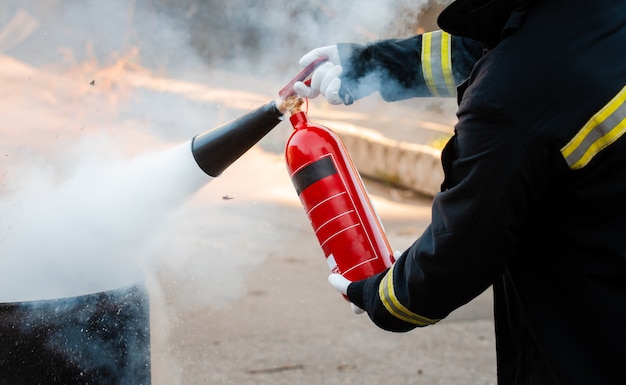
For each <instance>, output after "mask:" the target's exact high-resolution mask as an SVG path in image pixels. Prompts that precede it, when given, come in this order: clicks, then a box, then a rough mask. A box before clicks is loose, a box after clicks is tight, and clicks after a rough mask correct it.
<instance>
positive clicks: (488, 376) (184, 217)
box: [0, 57, 495, 385]
mask: <svg viewBox="0 0 626 385" xmlns="http://www.w3.org/2000/svg"><path fill="white" fill-rule="evenodd" d="M0 59H2V63H1V64H2V65H0V68H2V71H0V75H2V76H3V79H4V80H3V81H2V82H1V83H0V84H2V86H1V89H2V91H3V95H4V98H5V100H6V103H5V104H4V107H3V108H2V113H3V116H4V117H5V122H9V123H8V124H6V125H5V126H3V127H2V128H1V132H2V135H3V137H4V138H5V139H4V140H3V141H2V147H1V149H2V154H3V156H4V160H6V161H7V162H5V163H3V166H2V167H3V168H2V174H1V175H0V182H2V184H1V186H2V190H0V196H2V197H5V196H6V195H8V194H12V193H15V192H17V193H19V189H18V187H15V186H18V185H20V183H16V180H17V181H18V182H19V181H20V178H22V179H23V178H25V177H26V176H27V175H29V176H32V175H37V172H43V173H44V174H45V175H48V176H49V175H50V174H51V173H52V175H56V176H57V178H60V177H62V173H61V174H55V173H54V172H51V170H56V168H55V167H57V166H63V167H71V165H70V164H68V163H67V161H65V162H62V161H59V154H66V153H67V152H68V149H71V148H72V146H73V145H75V144H77V143H78V144H81V145H85V144H87V145H90V144H91V145H94V142H90V141H86V142H85V141H84V140H85V137H91V138H92V139H93V138H94V137H95V138H96V139H97V141H96V143H99V142H98V141H104V142H113V143H117V144H119V146H120V147H121V148H122V151H121V153H122V154H126V155H128V154H136V153H141V152H144V151H153V150H159V149H162V148H164V147H169V146H172V145H174V144H175V143H180V142H181V140H187V139H189V138H191V137H192V136H193V135H196V134H198V133H200V132H202V131H204V130H205V129H207V128H210V127H211V126H214V125H216V124H219V123H221V122H223V121H225V120H226V119H229V118H231V117H234V116H237V115H239V114H240V113H242V112H245V111H246V110H250V109H252V108H254V107H256V106H258V105H260V104H262V103H265V102H267V101H269V100H271V98H272V96H271V93H272V92H273V90H274V89H276V88H272V91H271V92H267V93H263V92H259V93H257V92H251V91H250V90H255V89H257V90H265V89H268V88H263V87H261V86H259V88H255V87H256V85H255V84H253V82H254V80H250V79H240V78H237V77H230V78H229V77H228V76H225V75H224V74H219V76H218V75H216V76H215V77H214V78H213V80H214V81H213V80H211V79H207V81H205V82H201V83H185V82H176V81H172V80H171V79H154V78H150V77H149V76H144V75H142V74H136V73H135V74H133V73H130V74H125V76H124V79H126V81H127V83H125V84H124V85H125V87H124V88H123V90H124V91H125V94H124V95H119V94H117V93H116V94H111V93H112V92H110V90H109V91H107V90H99V89H98V88H97V85H99V84H100V83H99V82H97V81H96V83H95V85H96V87H94V86H88V82H87V83H85V84H83V83H82V82H83V80H84V79H81V78H80V77H78V78H77V77H72V78H71V79H68V78H65V77H60V76H56V75H53V74H48V73H43V72H41V71H38V70H34V69H32V68H28V67H26V66H23V65H21V64H20V63H15V62H12V61H11V60H10V58H1V57H0ZM87 80H90V79H87ZM235 80H239V81H242V80H244V83H245V84H247V88H241V87H239V84H236V83H237V82H236V81H235ZM229 84H230V87H227V86H228V85H229ZM83 87H86V89H84V88H83ZM105 91H106V92H105ZM355 107H356V106H355ZM386 107H387V106H385V107H384V108H386ZM380 108H383V107H380ZM398 108H403V107H402V106H399V107H398ZM318 111H319V114H320V115H317V114H318ZM331 111H332V110H331V109H327V107H323V106H320V107H319V110H318V106H317V105H316V104H315V105H311V106H310V116H311V117H312V119H317V117H318V116H319V117H320V118H319V119H320V120H322V115H323V120H324V121H327V122H338V123H343V124H346V125H350V124H353V125H354V126H355V127H361V126H360V125H357V122H358V121H359V119H360V121H369V122H371V119H370V118H369V117H368V116H367V115H359V116H356V117H355V115H349V116H351V118H349V119H348V118H346V116H344V117H343V118H342V115H341V114H339V113H337V114H336V115H335V114H334V113H331ZM338 111H340V112H341V113H343V114H348V112H349V110H348V109H347V108H342V107H338ZM355 111H356V110H355ZM401 111H406V110H401ZM322 112H323V114H322ZM351 113H352V112H351ZM361 114H363V112H361ZM393 116H399V117H402V119H404V118H406V117H408V116H409V114H408V113H407V114H406V115H405V113H404V112H398V113H394V114H392V115H391V116H387V115H386V114H383V113H377V114H376V118H377V121H378V122H380V124H383V123H384V124H386V125H388V124H390V123H391V124H393V123H394V122H395V120H394V119H392V118H393ZM420 116H422V117H423V115H420ZM357 118H358V119H357ZM446 119H449V118H446ZM423 120H424V121H426V122H427V121H428V119H423ZM430 123H432V124H433V125H437V124H440V123H439V122H430ZM359 124H360V123H359ZM329 125H330V124H329ZM409 126H410V124H409ZM443 126H445V125H443ZM395 127H396V128H398V129H400V128H399V127H400V125H398V126H395ZM288 132H289V128H288V126H287V124H286V123H285V124H283V123H281V125H279V127H277V130H275V131H274V132H272V133H271V134H270V135H268V137H267V138H266V139H264V141H263V143H262V144H261V145H260V146H257V147H255V148H253V149H252V150H251V151H250V152H249V153H247V154H245V155H244V156H243V157H242V158H241V159H240V160H239V161H237V162H236V163H235V164H234V165H233V166H231V168H229V169H228V170H226V171H225V172H224V174H222V175H221V176H220V177H218V178H216V179H215V180H212V181H210V183H208V184H206V186H204V187H203V188H202V189H201V190H200V191H198V192H197V193H196V194H195V195H194V196H193V197H191V198H190V199H189V201H188V202H187V203H186V204H185V205H184V206H183V207H181V208H180V209H178V210H177V211H175V212H174V213H163V215H162V216H161V218H160V221H162V222H164V223H163V224H164V227H165V228H166V229H167V231H164V232H162V233H160V236H159V243H158V248H153V249H151V250H152V254H155V255H158V256H159V263H158V264H155V265H151V266H150V271H151V272H152V273H153V274H151V275H150V276H149V279H148V281H147V283H148V286H149V288H150V296H151V312H152V316H151V333H152V346H151V351H152V373H153V378H152V382H153V384H168V385H169V384H273V385H276V384H290V385H299V384H302V385H304V384H307V385H309V384H363V385H367V384H395V383H398V384H430V385H432V384H442V385H443V384H445V385H457V384H458V385H468V384H477V385H478V384H480V385H486V384H494V383H495V347H494V339H493V338H494V337H493V322H492V311H491V296H490V293H488V292H487V293H485V294H483V295H481V296H480V297H478V298H476V299H475V300H474V301H472V302H471V303H469V304H468V305H466V306H464V307H462V308H461V309H458V310H457V311H456V312H454V313H453V314H452V315H450V317H448V318H447V319H446V320H444V321H442V322H440V323H439V324H437V325H434V326H430V327H428V328H425V329H420V330H415V331H413V332H410V333H406V334H393V333H388V332H383V331H381V330H379V329H377V328H376V327H375V326H373V325H372V324H371V322H370V321H369V320H368V319H367V318H366V316H364V315H360V316H356V315H354V314H352V313H351V311H350V309H349V306H348V304H347V303H346V302H345V301H344V300H343V299H342V298H341V296H339V294H338V293H336V292H335V291H334V289H332V288H331V287H330V286H329V285H328V283H327V281H326V277H327V275H328V271H327V266H326V264H325V262H324V261H323V256H322V253H321V250H320V249H319V245H317V242H316V240H315V238H314V235H313V232H312V230H311V228H310V225H309V223H308V220H307V219H306V216H305V215H304V212H303V210H302V208H301V206H300V204H299V202H298V200H297V197H296V195H295V193H294V191H293V187H292V186H291V182H290V181H289V179H288V177H287V175H286V171H285V168H284V163H283V159H282V155H281V154H280V148H281V146H282V145H284V138H285V135H287V134H288ZM420 135H422V133H420ZM424 135H426V136H428V135H430V134H428V133H426V134H424ZM398 139H399V138H398ZM394 140H396V139H394ZM383 142H384V141H383ZM385 143H389V142H385ZM417 144H420V143H417ZM93 148H94V149H97V148H98V147H97V146H94V147H93ZM381 153H385V154H388V155H390V154H391V152H381ZM97 156H100V157H103V158H105V159H106V157H107V156H119V154H117V155H116V154H113V155H112V154H111V153H109V152H106V153H104V152H103V153H99V152H97V151H93V152H91V154H90V157H89V159H90V160H93V157H97ZM89 159H88V160H89ZM372 159H374V158H373V157H372ZM87 164H89V163H87ZM42 165H47V166H46V168H38V167H39V166H42ZM34 166H37V167H34ZM24 167H26V169H27V170H28V171H29V173H28V174H24V173H22V171H23V170H24ZM56 172H58V170H57V171H56ZM424 172H426V171H424ZM112 183H124V182H122V181H113V182H112ZM125 183H131V182H129V181H126V182H125ZM366 183H367V185H368V190H369V191H370V193H371V195H372V199H373V201H374V204H375V206H376V208H377V211H378V213H379V215H380V217H381V219H382V221H383V223H384V224H385V228H386V231H387V235H388V237H389V240H390V243H391V244H392V246H393V247H394V248H395V249H398V250H402V249H403V248H405V247H407V246H408V245H410V244H411V243H412V242H413V241H414V240H415V239H416V238H417V237H418V236H419V234H420V233H421V231H422V230H423V228H424V227H425V226H426V225H427V224H428V222H429V214H430V203H431V201H430V198H428V196H422V195H419V194H415V193H413V192H410V191H406V190H402V189H396V188H390V187H388V186H386V185H384V184H380V183H377V182H374V181H369V180H368V181H366ZM167 184H168V181H167V180H162V181H158V183H157V184H156V185H154V186H148V187H151V190H152V191H155V192H156V191H158V190H159V189H162V188H165V187H167ZM131 198H132V197H131ZM135 199H138V200H143V199H145V196H137V197H135ZM166 214H167V215H166ZM39 220H41V221H44V220H49V221H51V223H50V226H51V228H53V227H54V225H55V224H56V222H55V221H54V220H53V219H51V218H44V217H42V218H39ZM5 224H6V223H5ZM137 241H138V242H141V241H142V240H137Z"/></svg>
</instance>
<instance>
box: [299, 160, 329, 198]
mask: <svg viewBox="0 0 626 385" xmlns="http://www.w3.org/2000/svg"><path fill="white" fill-rule="evenodd" d="M336 173H337V169H336V168H335V163H334V162H333V160H332V158H331V157H330V156H325V157H323V158H320V159H319V160H316V161H315V162H313V163H310V164H308V165H306V166H304V167H302V168H301V169H300V170H298V172H296V173H295V174H293V176H292V177H291V180H292V182H293V185H294V187H295V188H296V192H297V193H298V195H300V193H301V192H302V191H304V190H306V188H307V187H309V186H310V185H312V184H313V183H315V182H317V181H318V180H321V179H324V178H326V177H327V176H331V175H334V174H336Z"/></svg>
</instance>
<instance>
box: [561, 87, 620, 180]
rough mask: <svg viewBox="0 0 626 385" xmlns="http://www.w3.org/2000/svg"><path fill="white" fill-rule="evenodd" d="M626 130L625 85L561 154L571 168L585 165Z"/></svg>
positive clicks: (575, 168) (576, 168)
mask: <svg viewBox="0 0 626 385" xmlns="http://www.w3.org/2000/svg"><path fill="white" fill-rule="evenodd" d="M624 132H626V86H625V87H624V88H622V90H621V91H620V92H619V93H618V94H617V95H615V97H614V98H613V99H612V100H611V101H610V102H609V103H607V104H606V105H605V106H604V107H602V109H601V110H600V111H598V112H597V113H596V114H595V115H594V116H592V117H591V119H589V121H588V122H587V123H586V124H585V125H584V126H583V128H581V129H580V131H578V133H577V134H576V135H575V136H574V137H573V138H572V140H570V141H569V143H567V144H566V145H565V146H564V147H563V148H562V149H561V154H562V155H563V157H564V158H565V161H566V162H567V164H568V166H569V168H570V169H572V170H578V169H581V168H583V167H585V166H586V165H587V164H588V163H589V162H590V161H591V160H592V159H593V157H594V156H596V155H597V154H598V153H599V152H600V151H602V150H603V149H605V148H606V147H608V146H609V145H610V144H612V143H613V142H615V141H616V140H617V139H619V138H620V137H621V136H622V135H624Z"/></svg>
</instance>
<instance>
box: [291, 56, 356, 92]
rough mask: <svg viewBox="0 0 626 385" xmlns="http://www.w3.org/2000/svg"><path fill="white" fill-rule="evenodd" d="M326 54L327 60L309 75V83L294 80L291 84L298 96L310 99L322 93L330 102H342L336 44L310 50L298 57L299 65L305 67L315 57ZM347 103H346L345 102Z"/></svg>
mask: <svg viewBox="0 0 626 385" xmlns="http://www.w3.org/2000/svg"><path fill="white" fill-rule="evenodd" d="M322 56H326V57H327V58H328V61H327V62H325V63H323V64H321V65H320V66H319V67H317V69H316V70H315V71H314V72H313V75H312V76H311V85H310V86H307V85H306V84H304V83H303V82H296V83H295V84H294V86H293V88H294V90H295V91H296V93H297V94H298V96H300V97H302V98H307V99H312V98H315V97H317V96H318V95H319V94H322V95H324V97H325V98H326V100H327V101H328V102H329V103H330V104H344V100H343V99H342V97H341V95H340V90H341V78H340V76H341V73H342V72H343V68H342V67H341V61H340V59H339V51H338V50H337V46H336V45H330V46H326V47H320V48H316V49H314V50H312V51H311V52H309V53H307V54H306V55H304V56H302V58H301V59H300V65H301V66H302V67H306V66H307V65H309V64H311V63H312V62H313V61H315V59H318V58H320V57H322ZM345 104H348V103H345Z"/></svg>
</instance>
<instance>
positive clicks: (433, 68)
mask: <svg viewBox="0 0 626 385" xmlns="http://www.w3.org/2000/svg"><path fill="white" fill-rule="evenodd" d="M451 45H452V44H451V36H450V34H449V33H447V32H443V31H435V32H427V33H425V34H423V35H422V72H423V75H424V81H425V82H426V86H427V87H428V89H429V90H430V92H431V93H432V94H433V95H434V96H442V97H451V96H452V97H453V96H456V84H455V83H454V75H453V74H452V54H451Z"/></svg>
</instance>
